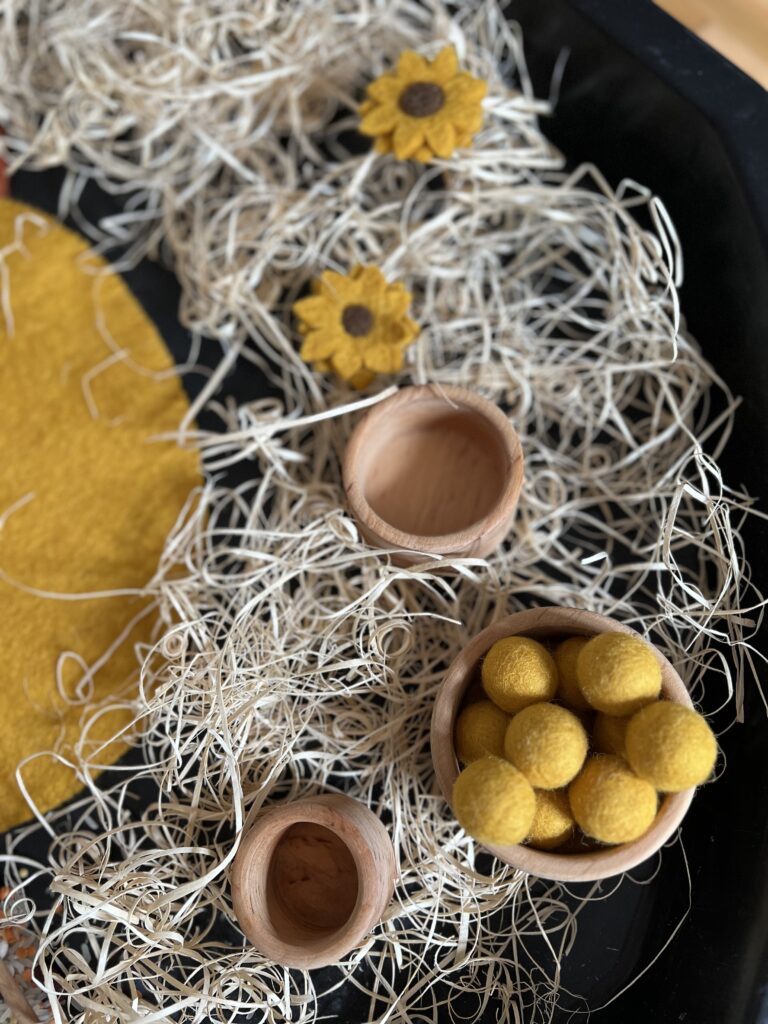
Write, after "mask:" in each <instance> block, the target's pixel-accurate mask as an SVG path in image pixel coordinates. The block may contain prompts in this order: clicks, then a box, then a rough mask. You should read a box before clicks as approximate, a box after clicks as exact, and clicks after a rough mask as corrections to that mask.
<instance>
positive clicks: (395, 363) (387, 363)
mask: <svg viewBox="0 0 768 1024" xmlns="http://www.w3.org/2000/svg"><path fill="white" fill-rule="evenodd" d="M363 361H364V364H365V367H366V369H368V370H373V371H374V372H375V373H397V371H398V370H399V369H401V367H402V365H403V353H402V350H401V349H400V347H399V346H398V345H391V344H390V345H388V344H386V342H379V343H378V344H376V345H369V346H367V347H366V349H365V351H364V353H363Z"/></svg>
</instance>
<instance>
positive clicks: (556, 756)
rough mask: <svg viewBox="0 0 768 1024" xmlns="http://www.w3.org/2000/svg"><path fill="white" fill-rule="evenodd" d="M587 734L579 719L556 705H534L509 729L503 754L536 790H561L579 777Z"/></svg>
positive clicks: (520, 712)
mask: <svg viewBox="0 0 768 1024" xmlns="http://www.w3.org/2000/svg"><path fill="white" fill-rule="evenodd" d="M587 746H588V743H587V734H586V732H585V730H584V726H583V725H582V724H581V722H580V721H579V720H578V718H577V717H576V715H574V713H573V712H572V711H569V710H568V709H567V708H561V707H559V706H558V705H557V704H531V705H530V707H527V708H523V710H522V711H518V713H517V714H516V715H515V717H514V718H513V719H512V721H511V722H510V723H509V725H508V726H507V733H506V735H505V737H504V753H505V754H506V756H507V758H508V759H509V760H510V761H511V762H512V764H513V765H514V766H515V767H516V768H519V769H520V771H521V772H522V773H523V775H525V777H526V778H527V779H528V781H529V782H530V783H531V785H532V786H535V787H536V788H537V789H559V788H560V787H561V786H566V785H567V784H568V783H569V782H570V781H571V779H572V778H574V776H575V775H577V774H578V772H579V770H580V768H581V766H582V765H583V764H584V758H585V757H586V756H587Z"/></svg>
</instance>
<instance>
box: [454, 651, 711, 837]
mask: <svg viewBox="0 0 768 1024" xmlns="http://www.w3.org/2000/svg"><path fill="white" fill-rule="evenodd" d="M481 677H482V689H483V691H484V693H483V694H482V696H483V697H484V698H485V699H482V700H477V701H474V702H473V703H469V704H467V705H466V706H465V707H464V708H463V710H462V711H461V713H460V714H459V716H458V719H457V722H456V728H455V736H454V742H455V748H456V754H457V756H458V759H459V761H460V762H461V763H462V764H464V765H465V767H464V769H463V770H462V771H461V773H460V774H459V776H458V778H457V779H456V782H455V784H454V789H453V801H452V803H453V809H454V813H455V814H456V817H457V819H458V821H459V824H460V825H461V826H462V828H464V830H465V831H466V832H468V833H469V834H470V835H471V836H473V837H474V838H475V839H478V840H479V841H480V842H483V843H488V844H490V845H492V846H509V845H513V844H516V843H520V842H524V841H525V842H528V843H529V844H530V845H531V846H534V847H536V848H537V849H541V850H552V849H555V848H557V847H565V850H566V852H567V851H568V850H569V849H570V850H572V851H573V852H576V851H577V850H578V849H579V848H583V847H584V844H585V843H586V844H588V843H589V841H596V842H597V843H629V842H632V841H634V840H635V839H638V838H640V836H642V835H643V834H644V833H645V832H646V831H647V830H648V829H649V828H650V826H651V825H652V824H653V821H654V818H655V817H656V813H657V809H658V799H659V793H676V792H680V791H681V790H684V789H688V788H689V787H692V786H697V785H699V784H701V783H702V782H705V781H706V780H707V779H708V778H709V776H710V775H711V773H712V770H713V768H714V764H715V758H716V756H717V743H716V740H715V737H714V735H713V733H712V730H711V729H710V727H709V725H708V724H707V722H706V721H705V719H704V718H702V716H701V715H699V714H697V713H696V712H695V711H693V710H692V709H691V708H688V707H684V706H683V705H681V704H677V703H673V702H672V701H668V700H660V699H659V695H660V693H661V666H660V663H659V660H658V658H657V657H656V655H655V654H654V652H653V650H652V649H651V647H650V646H649V645H648V644H647V643H645V642H644V641H643V640H641V639H640V638H639V637H636V636H633V635H631V634H628V633H600V634H598V635H597V636H594V637H592V638H589V637H585V636H572V637H568V638H567V639H565V640H562V641H561V642H560V643H558V644H556V645H553V647H552V649H551V650H548V649H547V647H545V646H544V644H542V643H539V642H537V641H536V640H533V639H531V638H529V637H524V636H510V637H505V638H504V639H502V640H499V641H497V642H496V643H495V644H494V645H493V647H491V649H490V650H489V651H488V653H487V654H486V656H485V658H484V659H483V661H482V664H481Z"/></svg>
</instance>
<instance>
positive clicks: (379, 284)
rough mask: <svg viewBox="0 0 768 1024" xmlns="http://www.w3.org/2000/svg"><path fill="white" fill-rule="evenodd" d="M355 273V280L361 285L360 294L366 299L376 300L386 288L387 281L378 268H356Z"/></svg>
mask: <svg viewBox="0 0 768 1024" xmlns="http://www.w3.org/2000/svg"><path fill="white" fill-rule="evenodd" d="M356 271H357V273H356V274H355V278H356V280H358V281H359V282H360V284H361V285H362V293H363V296H364V297H365V298H366V299H373V298H376V297H377V295H378V293H379V292H382V291H383V290H384V288H386V285H387V279H386V277H384V275H383V274H382V272H381V271H380V270H379V268H378V267H373V266H368V267H357V268H356Z"/></svg>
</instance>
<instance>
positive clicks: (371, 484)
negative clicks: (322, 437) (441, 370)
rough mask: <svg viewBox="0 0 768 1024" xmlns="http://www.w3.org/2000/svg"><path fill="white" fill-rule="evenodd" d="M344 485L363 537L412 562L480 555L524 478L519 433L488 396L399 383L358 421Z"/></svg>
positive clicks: (508, 520)
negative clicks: (401, 386) (434, 557)
mask: <svg viewBox="0 0 768 1024" xmlns="http://www.w3.org/2000/svg"><path fill="white" fill-rule="evenodd" d="M343 475H344V489H345V491H346V494H347V500H348V502H349V507H350V509H351V510H352V513H353V515H354V517H355V519H356V520H357V524H358V527H359V529H360V532H361V534H362V536H363V537H364V539H365V540H366V541H367V542H368V543H370V544H373V545H374V546H376V547H385V548H392V549H395V550H396V552H397V553H396V554H395V555H394V556H393V560H394V561H395V562H396V563H397V564H399V565H413V564H415V563H417V562H422V561H424V560H425V556H430V555H431V556H449V555H456V556H471V555H479V556H482V555H487V554H489V553H490V552H491V551H493V549H494V548H495V547H496V546H497V545H498V544H499V543H500V542H501V541H502V540H503V538H504V537H505V536H506V534H507V532H508V530H509V528H510V526H511V524H512V519H513V517H514V513H515V507H516V505H517V500H518V497H519V495H520V488H521V487H522V484H523V452H522V448H521V447H520V439H519V438H518V436H517V432H516V431H515V430H514V428H513V427H512V424H511V423H510V422H509V420H508V419H507V417H506V416H505V415H504V413H503V412H502V411H501V410H500V409H499V408H498V407H497V406H496V405H494V404H493V403H492V402H489V401H488V400H487V399H485V398H482V397H481V396H480V395H477V394H475V393H474V392H472V391H467V390H466V389H464V388H458V387H452V386H449V385H437V384H428V385H425V386H423V387H412V388H403V389H402V390H401V391H398V393H397V394H396V395H393V396H392V397H391V398H388V399H386V400H385V401H383V402H380V403H379V404H378V405H375V406H374V407H373V408H372V409H371V410H370V411H369V412H368V413H367V414H366V416H365V417H364V418H363V419H362V420H361V421H360V423H358V425H357V426H356V427H355V430H354V431H353V433H352V436H351V438H350V440H349V444H348V445H347V449H346V452H345V454H344V465H343Z"/></svg>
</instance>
